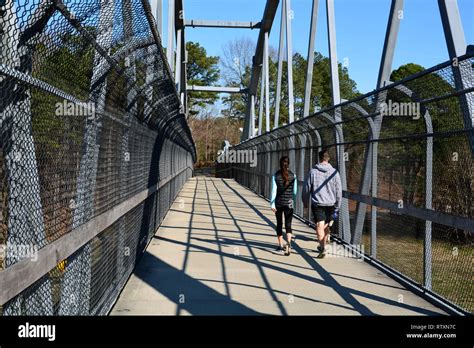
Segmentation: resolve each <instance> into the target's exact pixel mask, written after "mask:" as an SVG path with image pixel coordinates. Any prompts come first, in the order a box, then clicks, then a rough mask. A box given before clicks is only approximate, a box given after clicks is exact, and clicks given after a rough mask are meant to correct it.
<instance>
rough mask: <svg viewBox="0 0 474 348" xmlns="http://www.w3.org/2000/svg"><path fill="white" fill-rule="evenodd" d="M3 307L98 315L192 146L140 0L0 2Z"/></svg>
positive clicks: (155, 220)
mask: <svg viewBox="0 0 474 348" xmlns="http://www.w3.org/2000/svg"><path fill="white" fill-rule="evenodd" d="M0 42H1V45H0V125H1V136H0V146H1V151H0V159H1V161H0V163H1V168H0V195H1V197H0V198H1V199H0V209H1V215H0V247H1V248H2V250H1V253H0V266H1V267H0V269H3V270H2V271H0V278H1V279H0V300H1V302H0V305H1V306H2V307H1V310H2V314H3V315H100V314H107V313H108V312H109V310H110V309H111V307H112V305H113V303H114V302H115V300H116V299H117V297H118V294H119V293H120V291H121V289H122V288H123V286H124V284H125V282H126V280H127V279H128V277H129V275H130V274H131V272H132V270H133V268H134V266H135V264H136V262H137V260H138V259H139V257H140V255H142V253H143V252H144V250H145V247H146V245H147V243H148V242H149V241H150V239H151V237H152V236H153V234H154V232H155V230H156V228H157V227H158V226H159V224H160V222H161V221H162V219H163V218H164V215H165V214H166V212H167V210H168V209H169V207H170V205H171V204H172V202H173V201H174V199H175V197H176V195H177V194H178V192H179V190H180V189H181V187H182V185H183V184H184V182H185V181H186V180H187V179H188V178H189V177H190V176H192V168H193V163H194V161H195V159H196V153H195V146H194V141H193V139H192V137H191V133H190V130H189V128H188V125H187V123H186V118H185V115H184V113H183V110H182V109H181V104H180V101H179V98H178V95H177V93H176V88H175V85H174V82H173V78H172V75H171V72H170V69H169V66H168V63H167V61H166V58H165V55H164V52H163V48H162V45H161V39H160V37H159V35H158V32H157V31H156V25H155V22H154V19H153V17H152V15H151V12H150V8H149V4H148V1H145V0H143V1H140V0H87V1H84V0H64V1H62V0H31V1H11V0H6V1H5V0H3V1H0Z"/></svg>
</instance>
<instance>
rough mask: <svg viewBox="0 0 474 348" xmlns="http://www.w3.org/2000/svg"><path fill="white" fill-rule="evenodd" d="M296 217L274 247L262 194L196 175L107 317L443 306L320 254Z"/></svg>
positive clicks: (394, 311) (431, 311)
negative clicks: (291, 241)
mask: <svg viewBox="0 0 474 348" xmlns="http://www.w3.org/2000/svg"><path fill="white" fill-rule="evenodd" d="M249 204H250V205H249ZM293 221H294V223H293V228H294V233H295V234H296V235H297V239H296V243H295V244H296V245H294V251H293V254H292V255H291V256H289V257H287V256H285V255H283V254H282V253H279V252H277V251H275V247H276V236H275V232H274V228H275V218H274V215H273V213H272V211H271V210H270V208H269V204H268V203H267V202H266V201H265V200H264V199H262V198H260V197H258V196H256V195H255V194H254V193H252V192H251V191H249V190H247V189H245V188H243V187H242V186H240V185H239V184H237V183H236V182H235V181H233V180H231V179H217V178H209V177H195V178H192V179H191V180H189V181H188V182H187V183H186V184H185V186H184V188H183V190H182V191H181V192H180V194H179V196H178V198H177V199H176V201H175V202H174V204H173V206H172V207H171V209H170V211H169V212H168V214H167V216H166V218H165V219H164V220H163V223H162V225H161V227H160V228H159V229H158V231H157V233H156V235H155V237H154V239H153V240H152V241H151V243H150V245H149V246H148V249H147V251H146V253H145V255H144V256H143V258H142V260H141V262H140V263H139V265H138V266H137V268H136V270H135V272H134V274H133V275H132V276H131V278H130V280H129V281H128V283H127V285H126V287H125V289H124V290H123V292H122V294H121V295H120V297H119V299H118V301H117V303H116V304H115V306H114V308H113V310H112V312H111V314H112V315H127V314H131V315H155V314H164V315H189V314H191V315H252V314H275V315H380V314H382V315H416V314H419V315H435V314H440V313H444V312H443V311H441V310H440V309H438V308H436V307H434V306H432V305H431V304H429V303H428V302H427V301H425V300H424V299H422V298H420V297H418V296H416V295H415V294H414V293H412V292H410V291H409V290H407V289H405V288H404V287H403V286H402V285H400V284H398V283H397V282H395V281H394V280H392V279H391V278H389V277H388V276H386V275H385V274H383V273H382V272H380V271H378V270H377V269H375V268H374V267H372V266H370V265H369V264H367V263H365V262H362V261H360V260H358V259H357V258H354V257H350V256H347V257H341V256H339V257H336V256H335V254H329V255H328V256H326V258H325V259H316V258H315V257H316V255H317V253H316V252H315V249H316V246H317V243H316V241H315V234H314V231H313V230H312V229H310V228H309V227H307V226H306V225H304V224H303V223H301V222H300V221H298V220H295V219H294V220H293Z"/></svg>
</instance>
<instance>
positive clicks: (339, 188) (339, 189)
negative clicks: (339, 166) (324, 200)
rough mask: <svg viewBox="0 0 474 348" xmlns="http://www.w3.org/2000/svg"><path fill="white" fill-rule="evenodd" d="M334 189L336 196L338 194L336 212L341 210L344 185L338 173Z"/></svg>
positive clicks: (335, 177)
mask: <svg viewBox="0 0 474 348" xmlns="http://www.w3.org/2000/svg"><path fill="white" fill-rule="evenodd" d="M334 189H335V194H336V204H335V207H336V210H337V211H338V210H339V208H341V202H342V184H341V176H340V175H339V173H338V172H337V173H336V175H335V176H334Z"/></svg>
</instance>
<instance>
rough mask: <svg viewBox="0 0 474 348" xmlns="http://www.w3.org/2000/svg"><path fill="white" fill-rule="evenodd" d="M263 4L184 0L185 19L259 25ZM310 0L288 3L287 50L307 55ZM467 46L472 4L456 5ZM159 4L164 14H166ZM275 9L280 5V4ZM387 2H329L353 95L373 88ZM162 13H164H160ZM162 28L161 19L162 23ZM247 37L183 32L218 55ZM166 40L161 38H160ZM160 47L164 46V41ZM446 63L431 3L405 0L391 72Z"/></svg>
mask: <svg viewBox="0 0 474 348" xmlns="http://www.w3.org/2000/svg"><path fill="white" fill-rule="evenodd" d="M265 2H266V1H265V0H184V9H185V17H186V19H225V20H241V21H251V20H252V21H259V20H260V19H261V17H262V14H263V10H264V7H265ZM325 3H326V1H325V0H320V1H319V15H318V27H317V33H316V51H319V52H321V53H323V54H324V55H327V54H328V49H327V30H326V15H325ZM311 4H312V0H292V1H291V5H292V9H293V11H294V20H293V22H292V24H293V51H294V52H299V53H301V54H303V55H304V56H306V55H307V50H308V37H309V23H310V15H311ZM458 4H459V9H460V13H461V20H462V23H463V28H464V34H465V36H466V42H467V44H474V0H458ZM166 6H167V0H164V11H166V9H167V7H166ZM280 6H281V5H280ZM389 9H390V0H335V13H336V36H337V53H338V59H339V61H341V62H342V61H343V59H344V58H347V59H346V61H347V62H348V69H349V73H350V76H351V77H352V78H353V79H354V80H355V81H356V82H357V86H358V89H359V91H361V92H364V93H366V92H369V91H371V90H373V89H374V88H375V84H376V80H377V74H378V69H379V64H380V56H381V52H382V47H383V40H384V35H385V29H386V25H387V18H388V12H389ZM165 13H166V12H165ZM164 22H165V23H164V25H165V28H166V16H165V18H164ZM279 26H280V10H279V11H278V15H277V18H276V19H275V22H274V26H273V30H272V33H271V34H270V44H271V45H272V46H274V47H275V48H277V47H278V34H279ZM244 36H246V37H250V38H251V39H253V40H254V41H256V40H257V37H258V30H247V29H207V28H199V29H193V28H188V29H187V31H186V39H187V40H189V41H197V42H199V43H200V44H201V45H202V46H203V47H205V48H206V50H207V52H208V54H211V55H217V56H219V55H220V54H221V52H222V46H223V45H224V44H226V43H227V42H228V41H230V40H233V39H236V38H240V37H244ZM164 39H166V34H164ZM164 42H166V41H164ZM447 59H448V53H447V49H446V44H445V41H444V34H443V29H442V25H441V19H440V16H439V10H438V3H437V0H405V5H404V17H403V20H402V22H401V25H400V32H399V36H398V42H397V47H396V51H395V57H394V64H393V68H394V69H395V68H397V67H399V66H400V65H403V64H405V63H410V62H414V63H417V64H420V65H422V66H424V67H425V68H428V67H431V66H433V65H436V64H439V63H441V62H443V61H445V60H447Z"/></svg>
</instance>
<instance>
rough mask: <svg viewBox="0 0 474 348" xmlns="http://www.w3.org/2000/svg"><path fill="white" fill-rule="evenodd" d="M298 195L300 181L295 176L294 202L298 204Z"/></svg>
mask: <svg viewBox="0 0 474 348" xmlns="http://www.w3.org/2000/svg"><path fill="white" fill-rule="evenodd" d="M297 193H298V180H297V179H296V176H295V182H294V183H293V202H296V194H297Z"/></svg>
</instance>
